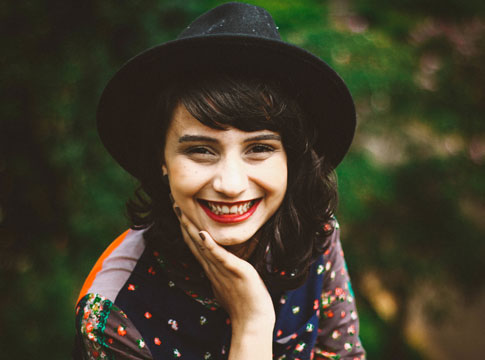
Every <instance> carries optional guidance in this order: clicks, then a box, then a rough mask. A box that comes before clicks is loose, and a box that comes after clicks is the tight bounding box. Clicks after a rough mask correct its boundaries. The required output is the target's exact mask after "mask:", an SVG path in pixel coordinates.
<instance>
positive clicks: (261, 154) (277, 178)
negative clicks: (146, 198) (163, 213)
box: [163, 105, 287, 249]
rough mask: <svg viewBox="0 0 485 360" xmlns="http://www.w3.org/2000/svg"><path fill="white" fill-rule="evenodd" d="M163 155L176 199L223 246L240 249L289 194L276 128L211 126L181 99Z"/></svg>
mask: <svg viewBox="0 0 485 360" xmlns="http://www.w3.org/2000/svg"><path fill="white" fill-rule="evenodd" d="M164 159H165V163H164V165H163V171H164V173H168V177H169V182H170V189H171V192H172V196H173V198H174V201H175V202H176V203H177V205H178V206H179V207H180V209H181V210H182V212H183V213H184V214H185V215H186V216H187V217H188V219H189V220H190V221H192V222H193V223H194V224H195V226H197V227H198V228H199V229H200V230H206V231H208V232H209V234H211V236H212V237H213V238H214V240H215V241H216V242H217V243H219V244H220V245H223V246H229V247H231V246H234V248H235V249H237V246H235V245H240V244H243V243H245V242H246V241H247V240H248V239H250V238H251V237H252V236H253V235H254V234H255V233H256V232H257V231H258V230H259V229H260V228H261V226H262V225H263V224H264V223H266V221H268V219H269V218H270V217H271V216H272V215H273V214H274V213H275V211H276V210H277V209H278V207H279V206H280V205H281V202H282V201H283V198H284V196H285V192H286V186H287V164H286V153H285V149H284V148H283V144H282V142H281V138H280V136H279V134H278V133H276V132H273V131H269V130H261V131H254V132H244V131H241V130H239V129H236V128H229V129H228V130H216V129H212V128H210V127H207V126H205V125H203V124H202V123H200V122H199V121H198V120H197V119H195V118H194V117H193V116H192V115H191V114H190V113H189V112H188V111H187V109H186V108H185V106H183V105H178V106H177V107H176V108H175V110H174V113H173V116H172V120H171V123H170V126H169V128H168V130H167V134H166V139H165V150H164Z"/></svg>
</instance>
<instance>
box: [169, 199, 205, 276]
mask: <svg viewBox="0 0 485 360" xmlns="http://www.w3.org/2000/svg"><path fill="white" fill-rule="evenodd" d="M173 209H174V212H175V214H176V215H177V217H178V219H179V221H180V230H181V232H182V238H183V240H184V242H185V243H186V244H187V246H188V248H189V249H190V251H191V252H192V254H194V256H195V257H196V259H197V260H198V261H199V263H200V264H201V265H202V267H203V268H204V270H206V266H207V260H206V259H205V257H204V255H203V249H202V248H201V246H200V245H199V244H197V242H196V241H194V239H193V238H192V236H193V235H192V234H191V233H190V231H189V230H188V227H189V226H190V225H189V224H191V222H190V221H189V220H188V219H187V217H185V216H184V215H183V213H182V211H181V210H180V208H179V207H178V206H177V205H176V204H175V203H174V204H173ZM192 225H193V224H192Z"/></svg>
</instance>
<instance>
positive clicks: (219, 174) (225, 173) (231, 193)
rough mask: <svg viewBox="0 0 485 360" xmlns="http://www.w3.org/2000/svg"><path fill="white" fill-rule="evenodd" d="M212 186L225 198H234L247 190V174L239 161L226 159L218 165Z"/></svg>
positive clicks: (243, 165)
mask: <svg viewBox="0 0 485 360" xmlns="http://www.w3.org/2000/svg"><path fill="white" fill-rule="evenodd" d="M212 186H213V188H214V190H215V191H217V192H218V193H220V194H222V195H224V196H225V197H227V198H236V197H237V196H238V195H241V194H242V193H243V192H244V191H245V190H246V189H247V188H248V174H247V169H246V167H245V164H244V163H243V162H242V161H241V160H240V159H234V158H226V159H224V160H223V161H221V162H220V163H219V166H218V167H217V170H216V174H214V180H213V183H212Z"/></svg>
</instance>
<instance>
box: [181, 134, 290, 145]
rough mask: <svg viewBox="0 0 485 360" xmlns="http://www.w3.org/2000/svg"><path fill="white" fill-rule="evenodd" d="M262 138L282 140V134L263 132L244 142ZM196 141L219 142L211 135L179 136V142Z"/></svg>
mask: <svg viewBox="0 0 485 360" xmlns="http://www.w3.org/2000/svg"><path fill="white" fill-rule="evenodd" d="M261 140H277V141H281V136H279V135H276V134H261V135H256V136H251V137H249V138H247V139H244V142H250V141H261ZM195 141H207V142H213V143H216V142H218V140H217V139H216V138H212V137H210V136H203V135H183V136H181V137H180V138H179V143H184V142H195Z"/></svg>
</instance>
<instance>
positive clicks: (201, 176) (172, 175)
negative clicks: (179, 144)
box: [168, 161, 206, 201]
mask: <svg viewBox="0 0 485 360" xmlns="http://www.w3.org/2000/svg"><path fill="white" fill-rule="evenodd" d="M168 170H169V179H170V189H171V191H172V196H173V197H174V199H175V200H178V201H183V198H184V197H192V196H193V195H194V194H195V193H196V192H197V191H199V190H200V188H201V187H202V186H204V184H205V182H206V179H205V178H206V174H205V173H204V172H203V171H201V169H199V168H198V167H194V166H189V165H188V164H186V163H185V162H183V161H178V162H177V161H174V162H173V163H172V164H169V166H168Z"/></svg>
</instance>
